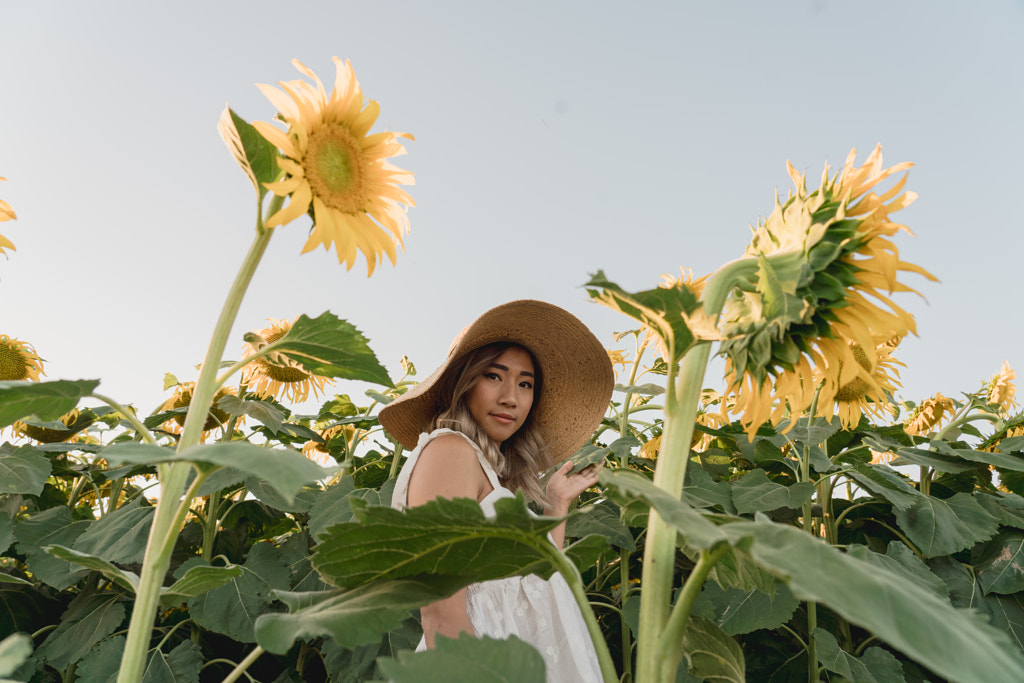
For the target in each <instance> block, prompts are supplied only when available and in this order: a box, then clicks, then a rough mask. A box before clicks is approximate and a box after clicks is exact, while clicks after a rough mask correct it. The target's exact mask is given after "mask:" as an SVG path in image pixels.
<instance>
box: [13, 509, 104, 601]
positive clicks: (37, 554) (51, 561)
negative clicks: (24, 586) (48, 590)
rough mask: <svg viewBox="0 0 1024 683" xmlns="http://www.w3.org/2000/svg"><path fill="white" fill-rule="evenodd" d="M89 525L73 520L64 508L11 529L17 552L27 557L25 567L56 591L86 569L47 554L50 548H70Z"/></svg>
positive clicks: (68, 511) (80, 576) (39, 515)
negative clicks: (58, 546) (51, 546)
mask: <svg viewBox="0 0 1024 683" xmlns="http://www.w3.org/2000/svg"><path fill="white" fill-rule="evenodd" d="M89 524H91V522H88V521H85V520H82V521H74V520H72V518H71V511H70V510H68V509H67V507H64V506H61V507H55V508H50V509H49V510H44V511H43V512H40V513H39V514H37V515H33V516H31V517H29V518H27V519H24V520H22V521H20V522H18V523H17V524H15V526H14V537H15V539H16V540H17V542H18V552H20V553H22V554H23V555H25V556H26V560H25V564H26V565H27V566H28V569H29V571H31V572H32V573H33V574H35V575H36V577H37V578H38V579H39V580H40V581H42V582H44V583H48V584H50V585H51V586H53V587H54V588H56V589H58V590H63V589H65V588H68V587H69V586H72V585H74V584H75V582H76V581H78V579H80V578H82V577H83V576H84V575H85V574H86V573H87V570H85V569H79V567H78V565H75V564H72V563H70V562H67V561H66V560H61V559H59V558H56V557H54V556H53V555H51V554H49V553H48V552H46V550H45V548H46V546H49V545H63V546H67V547H71V546H73V545H74V543H75V541H76V540H77V539H78V537H79V536H80V535H82V533H84V532H85V530H86V529H87V528H88V526H89Z"/></svg>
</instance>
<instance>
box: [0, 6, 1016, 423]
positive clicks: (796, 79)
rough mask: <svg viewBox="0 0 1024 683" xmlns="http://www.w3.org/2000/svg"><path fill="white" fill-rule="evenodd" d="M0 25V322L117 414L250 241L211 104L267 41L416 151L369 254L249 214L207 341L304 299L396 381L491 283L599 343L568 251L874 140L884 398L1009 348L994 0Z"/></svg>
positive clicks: (260, 13)
mask: <svg viewBox="0 0 1024 683" xmlns="http://www.w3.org/2000/svg"><path fill="white" fill-rule="evenodd" d="M0 23H2V25H3V27H4V28H3V33H4V38H3V40H2V41H0V97H2V103H3V104H2V106H0V176H5V177H7V178H8V182H6V183H0V197H2V198H3V199H5V200H7V201H8V202H9V203H10V204H11V205H12V206H13V208H14V209H15V210H16V211H17V213H18V220H17V221H14V222H8V223H3V224H0V233H2V234H4V235H5V236H6V237H7V238H8V239H10V240H12V241H13V242H14V243H15V245H16V246H17V251H16V252H14V253H13V254H10V255H9V256H8V257H7V258H3V257H0V333H5V334H8V335H10V336H14V337H17V338H19V339H22V340H26V341H29V342H31V343H33V344H34V345H35V347H36V349H37V351H38V352H39V354H40V355H41V356H43V357H44V358H45V359H46V360H47V361H48V362H47V364H46V372H47V377H48V378H50V379H57V378H67V379H78V378H100V379H102V380H103V384H102V385H101V390H102V391H103V392H104V393H106V394H108V395H110V396H113V397H114V398H116V399H118V400H121V401H123V402H132V403H135V404H136V405H137V406H138V407H139V409H140V410H141V411H143V412H145V413H148V412H149V411H150V410H152V409H153V408H154V407H155V406H156V405H157V404H158V403H159V402H160V401H161V400H162V399H163V398H164V397H165V396H166V393H165V392H164V391H163V390H162V380H163V376H164V373H165V372H172V373H174V374H176V375H177V376H178V377H179V378H180V379H182V380H187V379H194V376H195V370H194V365H195V364H196V363H198V362H199V361H200V360H201V359H202V357H203V353H204V351H205V348H206V344H207V341H208V339H209V335H210V332H211V331H212V328H213V324H214V321H215V320H216V317H217V315H218V312H219V310H220V306H221V303H222V302H223V299H224V297H225V295H226V293H227V290H228V286H229V284H230V282H231V280H232V278H233V277H234V274H235V271H236V270H237V268H238V266H239V264H240V263H241V261H242V258H243V256H244V254H245V251H246V249H247V248H248V245H249V243H250V241H251V238H252V226H253V223H254V203H253V192H252V189H251V186H250V185H249V182H248V180H247V179H246V178H245V177H244V175H243V174H242V173H241V171H240V170H239V169H238V168H237V167H236V166H235V164H234V161H233V160H232V159H231V157H230V156H229V154H228V152H227V151H226V149H225V147H224V146H223V144H222V143H221V141H220V138H219V136H218V134H217V130H216V126H217V120H218V117H219V115H220V113H221V111H222V109H223V108H224V106H225V104H226V103H229V104H230V105H231V106H232V108H234V109H235V110H236V111H237V112H238V113H239V114H240V115H241V116H243V117H244V118H246V119H248V120H250V121H251V120H269V119H270V118H271V117H272V116H273V114H274V109H273V108H272V106H271V105H270V103H269V102H268V101H267V100H266V99H265V98H264V97H263V96H262V94H260V92H259V91H258V90H257V89H256V87H255V85H254V84H255V83H273V82H276V81H279V80H286V79H293V78H298V77H299V74H298V72H296V71H295V70H294V69H293V67H292V66H291V64H290V62H291V60H292V58H298V59H300V60H301V61H302V62H304V63H305V64H306V65H307V66H309V67H310V68H312V69H314V70H315V71H316V72H317V73H318V74H320V75H321V77H322V78H323V79H324V80H325V81H326V82H328V83H329V82H331V81H332V80H333V65H332V63H331V56H332V55H338V56H340V57H342V58H348V59H351V61H352V64H353V66H354V68H355V70H356V75H357V77H358V78H359V80H360V82H361V84H362V86H363V90H364V93H365V94H366V95H367V96H368V97H370V98H372V99H376V100H378V101H379V102H380V105H381V116H380V119H379V121H378V129H390V130H396V131H408V132H410V133H412V134H414V135H415V136H416V141H415V142H411V143H409V144H408V150H409V154H408V155H407V156H405V157H402V158H400V159H399V160H398V162H397V163H398V164H399V165H400V166H402V167H404V168H408V169H410V170H412V171H414V172H415V173H416V185H415V187H413V188H410V192H411V194H412V195H413V197H414V198H415V200H416V202H417V206H416V208H414V209H411V210H410V219H411V225H412V232H411V233H410V234H409V235H408V237H407V239H406V242H405V253H403V254H400V255H399V259H398V264H397V265H396V266H394V267H392V266H391V265H390V264H385V265H382V266H381V267H380V268H379V269H378V270H377V272H376V273H375V274H374V275H373V277H372V278H369V279H367V277H366V271H365V264H364V263H362V262H359V263H358V264H357V265H356V267H355V268H353V269H352V270H351V271H349V272H346V271H345V270H344V268H342V267H340V266H338V264H337V262H336V259H335V257H334V256H333V255H331V254H328V253H325V252H323V251H316V252H313V253H310V254H306V255H300V254H299V252H300V250H301V247H302V245H303V243H304V241H305V236H306V232H307V229H308V220H306V219H303V220H300V221H296V222H294V223H292V224H291V225H289V226H288V227H286V228H284V229H281V230H278V231H277V234H276V235H275V236H274V238H273V241H272V243H271V246H270V249H269V250H268V252H267V254H266V256H265V258H264V260H263V262H262V264H261V266H260V268H259V270H258V272H257V274H256V276H255V279H254V281H253V284H252V287H251V289H250V290H249V293H248V295H247V297H246V300H245V302H244V304H243V306H242V309H241V312H240V315H239V317H238V322H237V325H236V327H235V332H234V337H233V340H232V342H230V343H229V346H228V357H229V358H235V357H237V356H238V355H239V353H240V347H241V344H242V334H244V332H245V331H247V330H250V329H256V328H261V327H264V326H265V325H264V321H265V319H266V318H289V319H291V318H293V317H295V316H296V315H298V314H299V313H307V314H310V315H313V316H315V315H318V314H320V313H321V312H323V311H325V310H330V311H332V312H334V313H335V314H336V315H338V316H340V317H343V318H346V319H348V320H350V321H351V322H353V323H354V324H355V325H357V326H358V327H359V328H360V329H361V330H363V331H364V332H365V333H366V335H367V336H368V337H369V338H370V339H371V344H372V346H373V348H374V349H375V350H376V352H377V354H378V356H379V357H380V359H381V361H382V362H384V363H385V365H386V366H387V367H388V369H389V370H390V371H391V372H392V374H393V375H395V376H397V375H399V374H400V370H399V359H400V358H401V356H402V355H403V354H407V355H408V356H410V357H411V359H412V360H413V361H414V362H415V363H417V365H419V367H420V369H421V373H420V376H421V377H422V376H424V375H425V374H426V373H427V372H429V371H430V370H431V369H432V368H433V367H434V366H436V365H437V364H439V363H440V361H441V360H442V359H443V356H444V354H445V352H446V351H447V348H448V345H449V343H450V341H451V339H452V337H453V336H454V335H455V333H456V332H457V331H458V330H459V329H460V328H461V327H462V326H464V325H466V324H467V323H468V322H469V321H470V320H472V319H473V318H474V317H476V316H477V315H478V314H479V313H481V312H482V311H484V310H485V309H487V308H489V307H491V306H493V305H496V304H498V303H501V302H503V301H507V300H510V299H515V298H539V299H545V300H548V301H551V302H552V303H555V304H558V305H561V306H563V307H565V308H567V309H568V310H570V311H572V312H573V313H575V314H576V315H578V316H579V317H580V318H582V319H583V320H584V321H585V322H587V323H588V324H590V325H591V326H592V328H593V329H594V330H595V332H596V333H597V334H598V336H599V338H601V339H602V341H603V342H605V343H606V345H608V346H612V345H613V343H614V342H613V339H612V332H613V331H616V330H623V329H629V328H630V327H633V325H631V324H630V321H629V320H627V319H626V318H624V317H622V316H620V315H618V314H615V313H613V312H611V311H607V310H605V309H603V308H601V307H599V306H597V305H595V304H591V303H589V302H588V300H587V297H586V293H585V291H584V290H583V289H582V288H581V286H580V285H582V283H584V282H585V281H586V280H587V279H588V276H589V274H590V273H592V272H594V271H596V270H598V269H603V270H604V271H605V272H606V273H607V274H608V276H609V277H610V278H611V279H612V280H615V281H618V282H619V283H620V284H621V285H623V286H624V287H626V288H627V289H633V290H637V289H646V288H649V287H653V286H655V285H656V284H657V283H658V282H659V280H660V275H661V274H662V273H678V271H679V268H680V267H688V268H692V269H693V270H694V272H695V273H697V274H698V275H700V274H704V273H707V272H710V271H712V270H714V269H715V268H717V267H718V266H719V265H721V264H722V263H724V262H726V261H729V260H731V259H733V258H736V257H738V256H739V255H740V254H741V253H742V251H743V249H744V247H745V245H746V243H747V241H748V239H749V235H750V232H749V229H748V225H749V224H751V223H756V221H757V219H758V218H759V217H760V216H762V215H765V214H767V213H769V212H770V211H771V208H772V203H773V197H774V192H775V189H776V188H779V190H780V192H781V193H782V194H783V195H785V193H786V191H787V188H788V187H789V179H788V176H787V175H786V160H787V159H789V160H791V161H792V163H793V164H794V166H795V167H796V168H798V169H801V170H806V171H807V173H808V177H809V179H812V180H813V181H814V182H816V180H817V178H818V177H819V176H820V173H821V169H822V166H823V164H824V163H825V162H826V161H827V162H829V163H831V164H832V165H833V166H841V164H842V162H843V160H844V159H845V157H846V154H847V152H848V151H849V150H850V148H852V147H856V148H857V150H858V152H859V159H863V158H864V157H865V156H866V155H867V154H868V153H869V152H870V151H871V149H872V148H873V147H874V145H875V144H876V143H882V145H883V149H884V154H885V160H886V162H887V164H890V165H891V164H895V163H897V162H900V161H913V162H915V164H916V166H915V168H914V169H913V170H912V171H911V173H910V179H909V182H908V189H911V190H913V191H915V192H917V193H918V194H919V195H920V199H919V200H918V201H917V203H916V204H914V205H913V206H912V207H911V208H909V209H907V210H905V211H902V212H900V213H899V214H897V218H899V219H901V222H904V223H906V224H907V225H908V226H909V227H910V228H911V229H912V230H913V231H914V233H915V234H916V237H914V238H912V237H910V236H902V237H899V238H898V239H897V243H898V245H899V247H900V250H901V256H902V257H903V258H904V259H905V260H908V261H911V262H913V263H917V264H920V265H922V266H924V267H925V268H927V269H929V270H930V271H932V272H933V273H934V274H935V275H936V276H938V277H939V278H940V280H941V283H930V282H926V281H924V280H923V278H920V277H911V278H908V282H909V283H910V284H911V285H912V286H916V287H918V289H919V290H920V291H921V293H922V294H923V295H924V298H917V297H913V296H904V297H902V298H901V299H900V302H901V303H902V304H903V305H904V307H906V308H907V309H909V310H910V311H911V312H913V313H914V314H915V315H916V316H917V321H918V333H919V337H918V338H911V339H909V340H907V341H905V342H904V344H903V346H902V347H901V349H900V351H899V352H898V357H899V358H900V359H901V360H903V361H904V362H905V363H906V364H907V368H905V369H904V370H903V371H902V379H903V384H904V389H903V390H902V391H901V392H900V395H901V396H902V397H904V398H907V399H912V400H917V399H920V398H923V397H926V396H928V395H930V394H932V393H934V392H935V391H942V392H944V393H946V394H947V395H954V396H956V395H959V393H958V392H961V391H971V390H975V389H976V388H977V387H978V386H979V383H980V382H981V381H982V380H984V379H986V378H987V377H989V376H990V375H991V374H992V373H993V372H995V371H996V370H997V369H998V368H999V366H1000V364H1001V363H1002V361H1003V360H1007V361H1009V362H1010V364H1011V365H1012V366H1013V367H1014V368H1015V369H1016V370H1017V371H1018V372H1024V349H1022V344H1021V342H1020V338H1021V337H1022V333H1024V322H1022V320H1021V315H1020V305H1019V301H1020V293H1019V287H1020V283H1021V277H1020V272H1021V269H1022V267H1024V262H1022V257H1021V254H1022V253H1024V231H1022V229H1021V228H1022V227H1024V226H1022V218H1021V215H1022V214H1021V210H1020V199H1021V189H1020V188H1021V187H1022V185H1024V182H1022V181H1024V171H1022V166H1021V164H1020V159H1021V158H1024V133H1022V125H1021V112H1022V111H1024V88H1022V84H1024V78H1022V74H1024V44H1022V42H1021V36H1022V35H1024V3H1022V2H1021V1H1020V0H1016V1H1014V0H992V1H991V2H985V3H965V2H953V1H947V0H927V1H926V0H907V1H900V2H892V1H891V0H870V1H861V2H840V1H830V0H774V1H766V0H747V1H722V2H630V3H626V2H621V1H619V2H604V1H593V0H590V1H587V2H553V1H552V0H544V1H540V2H537V1H533V0H521V1H520V2H515V3H507V2H505V3H496V2H485V1H481V0H473V1H468V0H467V1H465V2H453V1H450V0H433V1H431V2H412V1H402V2H386V1H383V0H382V1H380V2H347V1H339V0H334V1H331V2H294V3H270V2H253V1H246V2H240V1H231V2H229V1H223V0H219V1H218V2H202V3H201V2H173V3H172V2H166V3H162V4H159V5H158V4H155V3H142V2H130V1H127V0H123V1H111V0H94V1H92V2H88V3H85V2H71V1H67V2H53V3H43V2H13V1H12V0H4V1H3V2H2V3H0ZM706 384H708V385H716V384H720V379H719V378H716V377H709V378H708V381H707V382H706ZM365 388H371V387H369V386H367V387H365ZM355 390H356V391H361V390H362V388H360V387H357V388H356V389H355Z"/></svg>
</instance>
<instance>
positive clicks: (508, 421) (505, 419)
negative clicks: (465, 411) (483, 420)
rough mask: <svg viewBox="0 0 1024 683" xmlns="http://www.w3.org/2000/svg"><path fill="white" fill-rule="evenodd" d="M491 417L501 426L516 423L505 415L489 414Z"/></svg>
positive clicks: (509, 416) (512, 418)
mask: <svg viewBox="0 0 1024 683" xmlns="http://www.w3.org/2000/svg"><path fill="white" fill-rule="evenodd" d="M491 417H493V418H494V419H495V420H497V421H498V422H500V423H501V424H503V425H510V424H512V423H513V422H515V421H516V419H515V418H514V417H512V416H511V415H508V414H507V413H491Z"/></svg>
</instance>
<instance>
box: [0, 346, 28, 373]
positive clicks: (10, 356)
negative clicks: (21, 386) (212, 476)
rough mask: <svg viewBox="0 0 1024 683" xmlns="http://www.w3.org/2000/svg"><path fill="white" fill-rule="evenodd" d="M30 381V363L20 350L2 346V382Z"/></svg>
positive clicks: (0, 347) (0, 357) (0, 363)
mask: <svg viewBox="0 0 1024 683" xmlns="http://www.w3.org/2000/svg"><path fill="white" fill-rule="evenodd" d="M21 379H28V363H27V362H25V357H24V356H22V355H21V353H20V352H19V351H18V349H12V348H11V347H9V346H7V345H5V344H0V380H2V381H7V380H21Z"/></svg>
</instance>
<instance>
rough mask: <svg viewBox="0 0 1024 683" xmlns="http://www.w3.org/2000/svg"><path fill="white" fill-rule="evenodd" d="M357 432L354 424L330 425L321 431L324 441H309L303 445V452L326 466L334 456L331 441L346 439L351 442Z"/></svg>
mask: <svg viewBox="0 0 1024 683" xmlns="http://www.w3.org/2000/svg"><path fill="white" fill-rule="evenodd" d="M355 433H356V428H355V427H354V426H352V425H334V426H333V427H328V428H327V429H324V430H322V431H320V432H319V434H320V438H321V439H323V442H320V441H313V440H310V441H307V442H306V445H305V446H303V447H302V454H303V455H304V456H306V457H307V458H309V459H310V460H314V461H316V462H318V463H320V464H321V465H323V466H325V467H326V466H327V465H328V464H330V461H329V460H328V458H332V457H334V456H333V455H332V454H331V449H330V445H331V441H332V440H336V439H344V440H345V443H346V444H347V443H349V442H351V440H352V437H353V436H354V435H355ZM346 450H347V447H346Z"/></svg>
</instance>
